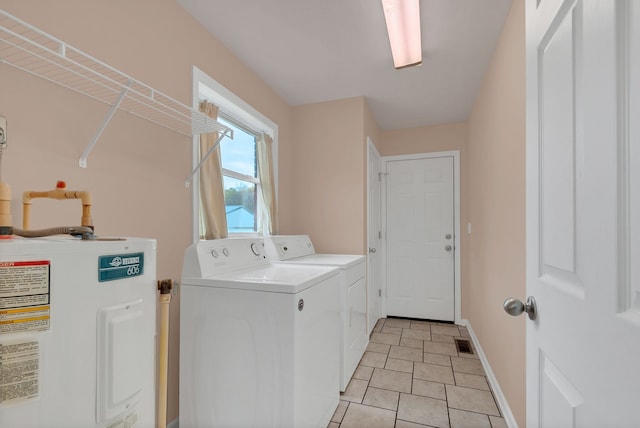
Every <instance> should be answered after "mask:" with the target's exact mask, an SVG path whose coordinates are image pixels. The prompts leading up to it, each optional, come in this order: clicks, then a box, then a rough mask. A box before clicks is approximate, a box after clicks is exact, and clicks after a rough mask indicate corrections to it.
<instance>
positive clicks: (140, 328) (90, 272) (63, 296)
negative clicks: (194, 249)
mask: <svg viewBox="0 0 640 428" xmlns="http://www.w3.org/2000/svg"><path fill="white" fill-rule="evenodd" d="M155 275H156V243H155V241H154V240H149V239H136V238H127V239H124V240H113V241H101V240H79V239H76V238H71V237H54V238H42V239H22V238H14V239H7V240H1V241H0V427H3V428H4V427H7V428H9V427H11V428H18V427H25V428H27V427H28V428H36V427H38V428H40V427H47V428H57V427H59V428H63V427H64V428H76V427H77V428H90V427H100V428H134V427H138V428H147V427H153V426H154V425H155V365H156V361H155V332H156V315H155V313H156V303H155V301H156V300H155V299H156V276H155Z"/></svg>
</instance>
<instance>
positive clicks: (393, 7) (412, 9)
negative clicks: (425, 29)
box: [382, 0, 422, 69]
mask: <svg viewBox="0 0 640 428" xmlns="http://www.w3.org/2000/svg"><path fill="white" fill-rule="evenodd" d="M382 9H383V10H384V19H385V21H386V22H387V32H388V33H389V42H390V43H391V54H392V55H393V65H394V66H395V67H396V69H398V68H405V67H410V66H412V65H419V64H422V43H421V40H420V0H382Z"/></svg>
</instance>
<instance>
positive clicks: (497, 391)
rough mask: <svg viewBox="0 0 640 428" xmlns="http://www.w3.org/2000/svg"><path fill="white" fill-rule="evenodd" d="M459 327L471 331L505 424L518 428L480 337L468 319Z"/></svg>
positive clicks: (459, 323) (462, 320) (460, 323)
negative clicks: (479, 339) (481, 344)
mask: <svg viewBox="0 0 640 428" xmlns="http://www.w3.org/2000/svg"><path fill="white" fill-rule="evenodd" d="M456 324H458V325H463V326H465V327H466V328H467V330H468V331H469V336H471V341H472V342H473V345H474V346H475V348H476V352H477V353H478V358H480V362H481V363H482V367H483V368H484V371H485V374H486V375H487V379H489V384H490V385H491V390H492V391H493V395H494V397H495V399H496V402H497V403H498V407H499V408H500V413H502V417H503V418H504V421H505V423H506V424H507V426H508V427H509V428H518V423H517V422H516V418H515V417H514V416H513V412H511V407H509V403H508V402H507V398H506V397H505V395H504V393H503V392H502V389H501V388H500V384H499V383H498V379H497V378H496V375H495V374H494V373H493V370H491V365H490V364H489V360H487V356H486V355H485V354H484V351H483V350H482V346H480V342H479V341H478V336H476V333H475V332H474V331H473V328H472V327H471V323H470V322H469V320H468V319H461V320H460V322H456Z"/></svg>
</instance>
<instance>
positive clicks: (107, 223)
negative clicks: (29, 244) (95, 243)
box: [0, 0, 292, 421]
mask: <svg viewBox="0 0 640 428" xmlns="http://www.w3.org/2000/svg"><path fill="white" fill-rule="evenodd" d="M2 8H3V9H4V10H5V11H7V12H9V13H11V14H14V15H15V16H17V17H18V18H20V19H23V20H25V21H27V22H28V23H30V24H33V25H35V26H37V27H39V28H41V29H42V30H44V31H47V32H49V33H51V34H52V35H54V36H56V37H57V38H59V39H62V40H64V41H65V42H67V43H69V44H70V45H72V46H75V47H77V48H79V49H81V50H83V51H85V52H86V53H88V54H90V55H92V56H94V57H96V58H98V59H100V60H102V61H104V62H106V63H108V64H110V65H111V66H113V67H115V68H117V69H120V70H121V71H122V72H124V73H127V74H129V75H131V76H133V77H135V78H136V79H138V80H140V81H143V82H144V83H146V84H148V85H150V86H152V87H155V88H156V89H158V90H160V91H162V92H164V93H166V94H167V95H169V96H172V97H174V98H176V99H178V100H179V101H182V102H183V103H185V104H187V105H191V73H192V65H196V66H198V67H199V68H200V69H201V70H203V71H204V72H206V73H208V74H209V75H210V76H211V77H213V78H214V79H216V80H217V81H219V82H220V83H221V84H223V85H224V86H226V87H227V88H228V89H230V90H231V91H233V92H234V93H236V94H237V95H238V96H240V97H241V98H243V99H244V100H245V101H247V102H248V103H249V104H251V105H252V106H253V107H255V108H256V109H257V110H259V111H260V112H261V113H263V114H264V115H265V116H267V117H269V118H270V119H271V120H273V121H274V122H276V123H277V124H278V125H279V137H280V140H279V144H280V147H279V148H280V150H279V165H280V171H281V174H280V183H287V182H289V181H291V177H292V175H291V174H292V171H291V168H290V163H291V147H290V146H291V142H292V139H291V109H290V107H289V106H287V105H286V103H284V102H283V101H282V99H280V98H279V97H278V96H277V95H276V94H275V93H274V92H273V91H272V90H271V88H270V87H269V86H267V85H266V84H265V83H264V82H263V81H262V80H260V79H259V78H258V77H257V76H256V75H255V74H254V73H253V72H252V71H251V70H249V69H248V68H247V67H246V66H245V65H244V64H242V63H241V62H240V61H239V60H237V59H236V58H235V57H234V56H233V55H231V54H230V53H229V52H228V51H227V50H226V49H225V48H224V47H223V46H222V45H221V44H220V43H219V42H218V41H216V40H215V39H214V38H212V37H211V36H210V35H209V34H208V33H207V32H206V31H205V30H204V29H202V28H201V27H200V26H199V25H198V24H197V23H196V21H195V20H194V19H192V18H191V16H190V15H188V14H187V13H186V12H185V11H184V10H183V9H182V8H181V7H179V6H178V5H177V3H176V2H175V1H174V0H136V1H133V2H132V1H128V0H112V1H108V2H94V1H91V2H87V1H84V0H65V1H55V2H50V1H45V0H41V1H28V2H25V1H18V0H15V1H13V0H3V1H2ZM0 94H2V95H1V96H0V115H2V116H4V117H6V118H7V120H8V123H9V132H8V137H9V148H8V149H7V150H6V151H5V153H4V159H3V165H2V166H3V168H2V179H3V180H4V181H5V182H7V183H9V184H10V185H11V186H12V189H13V194H14V204H13V206H12V213H13V215H14V224H16V225H20V224H21V221H20V218H21V206H20V203H19V201H20V195H21V193H22V191H24V190H27V189H29V190H32V189H34V190H41V189H49V188H53V186H54V185H55V182H56V180H66V181H67V184H68V186H69V188H82V189H88V190H91V191H92V192H93V194H94V209H93V217H94V223H95V226H96V232H97V234H99V235H102V236H108V235H117V236H143V237H152V238H157V240H158V271H157V274H158V278H175V279H179V278H180V273H181V268H182V257H183V252H184V249H185V247H186V246H187V245H189V244H190V240H191V209H190V207H191V205H190V200H191V199H190V198H191V196H190V190H188V189H186V188H185V187H184V178H185V177H186V176H187V174H188V173H189V172H190V167H191V165H190V164H191V161H190V156H191V155H190V152H191V140H190V138H187V137H183V136H180V135H178V134H175V133H173V132H171V131H168V130H165V129H164V128H161V127H158V126H156V125H153V124H151V123H148V122H146V121H143V120H140V119H138V118H136V117H132V116H130V115H127V114H124V113H122V112H119V113H117V114H116V115H115V117H114V119H113V121H112V122H111V124H110V125H109V127H108V128H107V129H106V131H105V133H104V134H103V135H102V138H101V139H100V140H99V142H98V144H97V146H96V148H95V149H94V151H93V152H92V153H91V155H90V157H89V159H88V164H89V167H88V168H87V169H81V168H79V167H78V166H77V165H78V158H79V156H80V154H81V153H82V151H83V150H84V147H85V146H86V144H87V143H88V142H89V140H90V139H91V137H92V136H93V134H94V133H95V132H96V130H97V128H98V125H99V124H100V123H101V121H102V119H103V118H104V115H105V114H106V112H107V110H108V107H107V106H106V105H104V104H100V103H97V102H96V101H94V100H91V99H89V98H87V97H84V96H82V95H79V94H76V93H74V92H71V91H69V90H67V89H64V88H62V87H59V86H57V85H53V84H51V83H49V82H46V81H44V80H42V79H39V78H36V77H33V76H30V75H27V74H25V73H23V72H19V71H17V70H15V69H13V68H12V67H9V66H7V65H2V64H0ZM279 198H280V201H279V202H280V207H281V210H282V212H283V215H282V216H281V219H280V221H281V224H283V227H284V228H287V227H289V223H290V222H291V216H290V215H288V214H287V213H288V212H289V211H290V209H291V206H292V202H291V191H290V189H289V188H288V187H287V186H286V185H284V186H282V187H281V188H280V189H279ZM16 201H17V202H16ZM79 222H80V208H79V204H76V203H74V202H71V201H68V202H58V201H52V202H48V201H41V200H38V201H35V202H34V205H33V220H32V227H34V228H38V227H44V226H52V225H69V224H73V225H75V224H78V223H79ZM171 317H172V318H171V343H170V376H169V388H170V391H169V408H168V420H169V421H171V420H172V419H174V418H176V417H177V415H178V355H179V353H178V343H179V342H178V334H179V324H178V320H179V299H178V298H177V297H176V298H174V300H173V301H172V303H171Z"/></svg>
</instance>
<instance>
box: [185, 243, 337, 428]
mask: <svg viewBox="0 0 640 428" xmlns="http://www.w3.org/2000/svg"><path fill="white" fill-rule="evenodd" d="M339 284H340V280H339V276H338V270H337V269H335V268H332V267H328V266H284V265H274V264H271V263H269V262H268V261H267V259H266V257H265V255H264V241H263V239H262V238H260V239H253V238H231V239H219V240H212V241H200V242H198V243H196V244H194V245H192V246H191V247H189V248H188V249H187V250H186V253H185V258H184V268H183V273H182V285H181V292H180V293H181V294H180V426H181V427H189V428H212V427H224V428H229V427H274V428H275V427H278V428H280V427H296V428H298V427H322V428H325V427H326V426H327V425H328V424H329V422H330V419H331V417H332V415H333V412H334V411H335V409H336V407H337V405H338V402H339V390H338V388H339V379H338V374H339V364H340V361H339V357H338V356H339V349H340V344H339V337H340V332H339V330H340V324H339V323H340V314H339V302H338V287H339Z"/></svg>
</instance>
